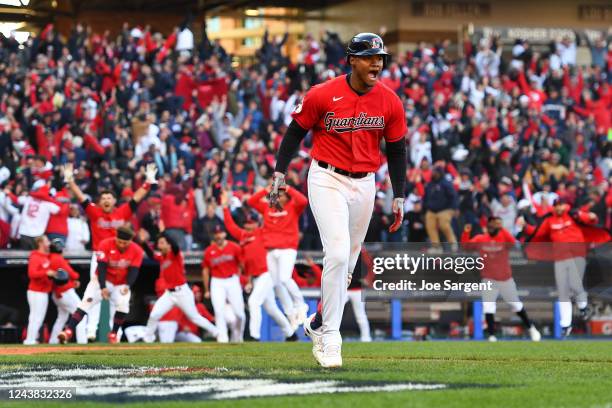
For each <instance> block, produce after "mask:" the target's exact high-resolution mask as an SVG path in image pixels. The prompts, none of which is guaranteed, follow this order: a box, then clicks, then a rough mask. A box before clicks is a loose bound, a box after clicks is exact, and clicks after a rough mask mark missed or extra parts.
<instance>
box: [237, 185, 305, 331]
mask: <svg viewBox="0 0 612 408" xmlns="http://www.w3.org/2000/svg"><path fill="white" fill-rule="evenodd" d="M266 193H267V191H266V190H260V191H259V192H257V193H255V194H254V195H253V196H251V197H250V198H249V199H248V200H247V204H248V205H249V206H251V207H252V208H254V209H255V210H257V211H258V212H260V213H261V214H262V215H263V217H264V221H263V242H264V246H265V248H266V250H267V251H268V254H267V256H266V262H267V266H268V271H269V272H270V275H271V276H272V280H273V282H274V286H275V289H276V294H277V296H278V298H279V299H280V301H281V304H282V306H283V309H284V310H285V314H286V315H287V317H288V318H289V322H290V323H291V326H292V327H293V329H294V330H295V329H297V327H298V326H299V325H300V324H302V323H304V320H306V316H307V313H308V305H306V304H305V303H304V296H302V292H301V291H300V288H299V287H298V285H297V284H296V283H295V281H294V280H293V278H292V274H293V267H294V265H295V259H296V257H297V247H298V243H299V234H300V231H299V226H298V223H299V218H300V215H301V214H302V212H303V211H304V210H305V209H306V206H307V205H308V199H307V198H306V197H305V196H304V195H303V194H302V193H300V192H299V191H297V190H296V189H294V188H291V187H288V186H287V187H285V188H284V189H283V190H282V191H281V192H280V193H279V197H278V200H277V202H276V204H275V205H274V206H273V207H271V206H270V205H269V203H268V202H266V201H264V196H265V195H266ZM287 295H289V296H287Z"/></svg>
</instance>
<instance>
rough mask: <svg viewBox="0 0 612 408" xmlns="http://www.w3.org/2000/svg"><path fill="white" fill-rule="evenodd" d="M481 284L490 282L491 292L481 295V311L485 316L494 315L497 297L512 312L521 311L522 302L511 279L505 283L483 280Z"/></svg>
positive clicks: (487, 291)
mask: <svg viewBox="0 0 612 408" xmlns="http://www.w3.org/2000/svg"><path fill="white" fill-rule="evenodd" d="M482 282H483V283H486V282H491V290H486V291H484V293H483V294H482V310H483V312H484V313H485V314H487V313H492V314H495V312H496V311H497V297H498V296H499V295H501V297H502V299H504V302H506V303H507V304H509V305H510V307H511V308H512V311H513V312H515V313H516V312H520V311H521V310H522V309H523V302H521V300H520V299H519V295H518V291H517V290H516V283H515V282H514V279H513V278H510V279H508V280H505V281H498V280H494V279H483V280H482Z"/></svg>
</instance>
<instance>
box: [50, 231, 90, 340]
mask: <svg viewBox="0 0 612 408" xmlns="http://www.w3.org/2000/svg"><path fill="white" fill-rule="evenodd" d="M49 250H50V252H51V253H50V254H49V259H50V260H51V269H53V270H58V269H63V270H65V271H66V272H68V275H69V280H68V282H67V283H65V284H63V285H53V294H52V296H51V299H53V303H55V306H57V318H56V319H55V323H54V324H53V329H52V330H51V334H50V335H49V344H57V343H59V340H58V338H57V336H58V334H59V333H60V331H62V329H63V328H64V325H65V324H66V322H67V321H68V318H69V317H70V315H71V314H72V313H74V312H75V311H76V309H77V307H78V305H79V303H80V302H81V298H79V295H77V293H76V290H75V289H76V288H78V287H79V286H80V285H81V283H80V281H79V274H78V273H77V271H75V270H74V269H73V268H72V266H70V264H69V263H68V261H67V260H66V258H64V256H63V255H62V252H63V250H64V244H63V243H62V240H61V239H59V238H55V239H54V240H52V241H51V245H50V247H49ZM75 335H76V340H77V343H80V344H87V327H86V324H85V322H81V323H79V324H78V325H77V327H76V333H75Z"/></svg>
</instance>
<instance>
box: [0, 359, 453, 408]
mask: <svg viewBox="0 0 612 408" xmlns="http://www.w3.org/2000/svg"><path fill="white" fill-rule="evenodd" d="M194 370H198V371H197V372H194ZM190 374H192V375H190ZM193 374H197V375H195V376H194V375H193ZM228 375H231V372H230V370H228V369H227V368H223V367H218V368H205V369H193V368H187V367H172V368H153V367H133V368H115V367H95V366H93V367H92V366H68V367H67V366H61V367H55V366H44V367H43V366H34V367H32V368H19V369H17V368H11V369H9V370H6V371H0V383H2V384H3V387H6V388H23V387H28V386H31V385H32V384H36V386H37V388H44V387H57V386H58V384H61V386H62V387H71V388H74V389H75V392H76V398H77V399H78V400H81V401H86V400H89V401H106V402H137V401H145V400H156V401H159V400H233V399H242V398H258V397H273V396H282V395H290V396H291V395H293V396H295V395H312V394H336V393H361V392H398V391H435V390H445V389H448V388H451V386H450V385H448V384H439V383H417V382H387V383H383V382H363V381H342V380H327V379H326V380H317V379H314V380H301V381H287V380H276V379H263V378H235V377H234V378H223V376H228ZM453 388H454V387H453Z"/></svg>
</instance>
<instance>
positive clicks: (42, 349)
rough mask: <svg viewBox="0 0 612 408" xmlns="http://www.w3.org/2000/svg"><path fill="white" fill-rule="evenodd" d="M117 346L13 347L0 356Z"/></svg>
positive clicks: (102, 348)
mask: <svg viewBox="0 0 612 408" xmlns="http://www.w3.org/2000/svg"><path fill="white" fill-rule="evenodd" d="M117 347H118V346H74V347H73V346H41V347H31V346H13V347H6V348H3V349H2V352H1V354H3V355H5V356H29V355H32V354H46V353H66V352H71V351H99V350H116V349H117ZM119 347H121V349H122V350H131V349H139V350H143V349H161V348H162V347H160V346H149V347H143V346H127V345H126V346H119Z"/></svg>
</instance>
